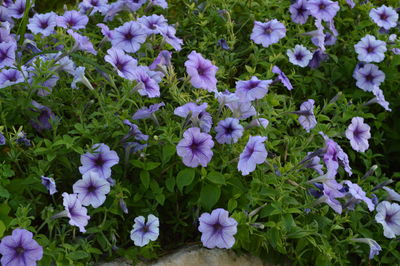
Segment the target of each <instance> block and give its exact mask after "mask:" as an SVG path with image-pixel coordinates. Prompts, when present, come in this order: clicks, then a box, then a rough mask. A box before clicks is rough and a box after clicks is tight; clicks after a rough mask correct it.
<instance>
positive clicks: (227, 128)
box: [215, 117, 244, 144]
mask: <svg viewBox="0 0 400 266" xmlns="http://www.w3.org/2000/svg"><path fill="white" fill-rule="evenodd" d="M215 131H216V132H217V135H216V136H215V139H216V140H217V142H218V143H220V144H224V143H226V144H233V143H236V142H237V141H238V140H239V139H240V138H241V137H242V135H243V131H244V128H243V126H242V125H240V123H239V119H237V118H232V117H228V118H226V119H224V120H221V121H219V122H218V125H217V126H216V127H215Z"/></svg>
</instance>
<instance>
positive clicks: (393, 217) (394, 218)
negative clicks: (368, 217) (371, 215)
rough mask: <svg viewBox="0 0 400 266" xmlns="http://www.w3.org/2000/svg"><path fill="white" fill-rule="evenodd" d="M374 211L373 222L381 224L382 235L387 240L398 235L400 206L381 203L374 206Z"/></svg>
mask: <svg viewBox="0 0 400 266" xmlns="http://www.w3.org/2000/svg"><path fill="white" fill-rule="evenodd" d="M376 211H377V214H376V215H375V220H376V221H377V222H378V223H380V224H382V226H383V235H384V236H385V237H387V238H394V237H396V235H400V205H399V204H397V203H390V202H388V201H382V202H381V203H379V204H378V206H376Z"/></svg>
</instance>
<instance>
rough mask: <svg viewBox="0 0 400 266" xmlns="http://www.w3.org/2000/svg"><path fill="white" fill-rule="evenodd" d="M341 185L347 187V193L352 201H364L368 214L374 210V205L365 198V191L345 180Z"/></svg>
mask: <svg viewBox="0 0 400 266" xmlns="http://www.w3.org/2000/svg"><path fill="white" fill-rule="evenodd" d="M343 183H344V184H345V186H347V188H348V193H349V194H350V195H351V197H352V198H353V199H354V200H356V201H358V202H359V201H364V202H365V203H366V204H367V206H368V209H369V211H370V212H372V211H373V210H374V209H375V205H374V204H373V203H372V200H371V199H370V198H368V197H367V196H366V193H365V191H364V190H363V189H362V188H361V187H360V186H359V185H358V184H353V183H352V182H351V181H349V180H345V181H344V182H343Z"/></svg>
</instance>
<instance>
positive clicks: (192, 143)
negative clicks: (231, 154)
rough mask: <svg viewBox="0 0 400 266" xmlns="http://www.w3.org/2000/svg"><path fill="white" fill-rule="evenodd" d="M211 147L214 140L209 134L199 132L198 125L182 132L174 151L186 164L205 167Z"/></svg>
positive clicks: (209, 157) (208, 160)
mask: <svg viewBox="0 0 400 266" xmlns="http://www.w3.org/2000/svg"><path fill="white" fill-rule="evenodd" d="M212 147H214V141H213V140H212V138H211V136H210V135H209V134H207V133H202V132H200V128H198V127H191V128H189V129H187V130H186V131H185V132H184V133H183V139H182V140H181V141H180V142H179V143H178V145H177V146H176V151H177V153H178V155H179V156H180V157H182V160H183V163H184V164H185V165H186V166H188V167H192V168H194V167H197V166H199V165H201V166H203V167H206V166H207V164H208V163H209V162H210V161H211V158H212V156H213V152H212V150H211V148H212Z"/></svg>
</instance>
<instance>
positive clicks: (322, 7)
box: [307, 0, 340, 21]
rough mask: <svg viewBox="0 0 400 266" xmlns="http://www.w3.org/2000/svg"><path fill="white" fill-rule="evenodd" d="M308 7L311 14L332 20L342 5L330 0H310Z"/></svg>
mask: <svg viewBox="0 0 400 266" xmlns="http://www.w3.org/2000/svg"><path fill="white" fill-rule="evenodd" d="M307 9H308V10H309V11H310V14H311V16H313V17H315V18H317V19H321V20H323V21H330V20H332V19H333V18H334V17H335V16H336V13H337V12H338V11H339V9H340V7H339V4H338V3H337V2H334V1H330V0H308V1H307Z"/></svg>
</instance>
